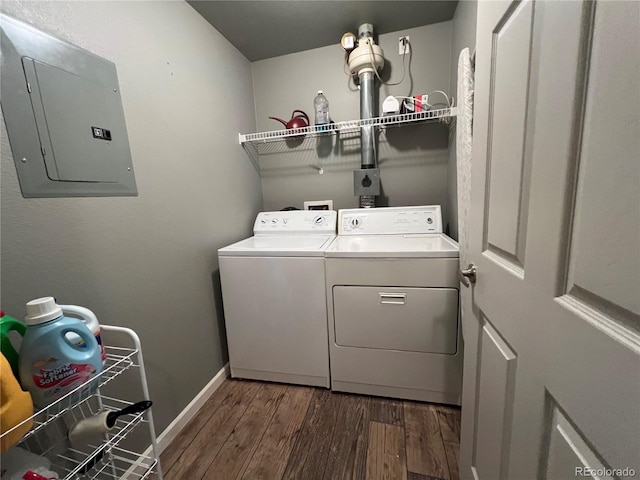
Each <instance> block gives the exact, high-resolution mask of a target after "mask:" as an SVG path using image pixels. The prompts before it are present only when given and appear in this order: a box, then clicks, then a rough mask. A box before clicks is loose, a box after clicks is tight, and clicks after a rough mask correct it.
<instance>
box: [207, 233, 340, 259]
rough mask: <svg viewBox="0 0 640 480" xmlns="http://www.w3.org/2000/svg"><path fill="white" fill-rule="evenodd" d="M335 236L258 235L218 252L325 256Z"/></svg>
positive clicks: (268, 255)
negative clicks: (325, 251) (326, 249)
mask: <svg viewBox="0 0 640 480" xmlns="http://www.w3.org/2000/svg"><path fill="white" fill-rule="evenodd" d="M334 238H335V235H281V236H276V235H257V236H255V237H249V238H247V239H245V240H241V241H239V242H237V243H233V244H231V245H229V246H227V247H224V248H221V249H220V250H218V255H220V256H235V257H237V256H248V257H257V256H261V257H302V256H303V257H307V256H323V255H324V250H325V248H326V247H327V246H328V245H329V243H331V240H333V239H334Z"/></svg>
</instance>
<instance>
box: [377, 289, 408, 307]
mask: <svg viewBox="0 0 640 480" xmlns="http://www.w3.org/2000/svg"><path fill="white" fill-rule="evenodd" d="M378 303H379V304H381V305H406V304H407V294H406V293H384V292H378Z"/></svg>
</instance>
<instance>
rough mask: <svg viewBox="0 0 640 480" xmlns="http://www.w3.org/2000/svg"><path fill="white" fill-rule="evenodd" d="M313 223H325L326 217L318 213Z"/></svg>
mask: <svg viewBox="0 0 640 480" xmlns="http://www.w3.org/2000/svg"><path fill="white" fill-rule="evenodd" d="M313 223H315V224H316V225H322V224H323V223H324V217H323V216H322V215H318V216H317V217H315V218H314V219H313Z"/></svg>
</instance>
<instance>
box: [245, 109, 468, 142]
mask: <svg viewBox="0 0 640 480" xmlns="http://www.w3.org/2000/svg"><path fill="white" fill-rule="evenodd" d="M457 114H458V109H457V107H451V108H438V109H433V110H428V111H426V112H419V113H406V114H402V115H386V116H383V117H375V118H368V119H361V120H348V121H346V122H338V123H331V124H329V125H310V126H308V127H304V128H292V129H288V130H273V131H270V132H260V133H247V134H242V133H241V134H239V135H238V141H239V143H240V144H241V145H242V144H245V143H248V142H270V141H279V140H283V139H287V138H290V139H298V138H304V137H307V136H311V137H317V136H322V135H330V134H336V133H338V132H340V133H342V132H355V131H359V130H360V129H361V128H363V127H384V126H394V125H402V124H405V123H419V122H425V121H433V120H446V119H449V118H451V117H455V116H456V115H457Z"/></svg>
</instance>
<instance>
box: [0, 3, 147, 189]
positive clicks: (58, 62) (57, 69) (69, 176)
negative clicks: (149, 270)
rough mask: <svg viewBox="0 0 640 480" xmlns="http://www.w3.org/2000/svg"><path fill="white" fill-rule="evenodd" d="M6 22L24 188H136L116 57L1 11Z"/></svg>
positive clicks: (9, 86)
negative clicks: (113, 59)
mask: <svg viewBox="0 0 640 480" xmlns="http://www.w3.org/2000/svg"><path fill="white" fill-rule="evenodd" d="M0 28H1V31H2V53H3V64H2V73H1V76H2V78H1V88H2V91H1V97H0V103H1V104H2V111H3V114H4V117H5V123H6V125H7V131H8V134H9V141H10V143H11V149H12V152H13V156H14V161H15V164H16V169H17V172H18V178H19V181H20V187H21V189H22V194H23V196H25V197H64V196H122V195H137V189H136V183H135V177H134V174H133V165H132V161H131V153H130V150H129V141H128V138H127V129H126V126H125V119H124V112H123V108H122V101H121V99H120V89H119V87H118V78H117V74H116V68H115V65H114V64H113V63H111V62H109V61H108V60H105V59H102V58H100V57H97V56H96V55H94V54H92V53H90V52H87V51H85V50H82V49H80V48H78V47H76V46H73V45H70V44H68V43H66V42H64V41H62V40H59V39H57V38H54V37H52V36H50V35H47V34H44V33H42V32H40V31H38V30H36V29H35V28H33V27H31V26H29V25H27V24H24V23H22V22H19V21H17V20H15V19H13V18H10V17H8V16H6V15H3V14H0Z"/></svg>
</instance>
